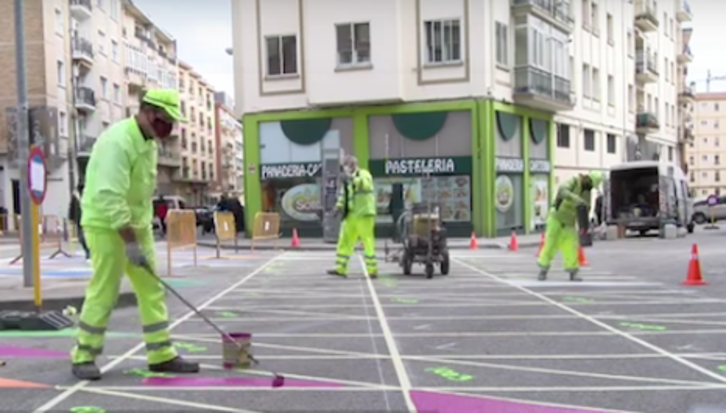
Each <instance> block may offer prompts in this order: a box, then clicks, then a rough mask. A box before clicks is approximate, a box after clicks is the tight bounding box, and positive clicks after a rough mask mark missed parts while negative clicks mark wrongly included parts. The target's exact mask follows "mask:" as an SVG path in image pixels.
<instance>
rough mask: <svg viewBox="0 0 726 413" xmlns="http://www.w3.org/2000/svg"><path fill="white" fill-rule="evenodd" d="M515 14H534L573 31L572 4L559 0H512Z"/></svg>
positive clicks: (564, 29)
mask: <svg viewBox="0 0 726 413" xmlns="http://www.w3.org/2000/svg"><path fill="white" fill-rule="evenodd" d="M512 13H513V14H514V15H515V16H517V15H518V16H522V15H527V14H533V15H535V16H537V17H539V18H541V19H542V20H545V21H547V22H549V23H550V24H552V25H553V26H555V27H557V28H559V29H560V30H562V31H563V32H565V33H568V34H569V33H572V30H573V28H574V24H575V19H573V18H572V15H571V14H570V4H569V3H568V2H564V1H558V0H512Z"/></svg>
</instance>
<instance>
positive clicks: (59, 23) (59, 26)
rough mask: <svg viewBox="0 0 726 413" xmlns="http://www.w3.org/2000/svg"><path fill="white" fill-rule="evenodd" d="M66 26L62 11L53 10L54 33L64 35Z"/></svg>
mask: <svg viewBox="0 0 726 413" xmlns="http://www.w3.org/2000/svg"><path fill="white" fill-rule="evenodd" d="M65 27H66V25H65V22H64V21H63V10H61V9H55V32H56V34H59V35H61V36H64V35H65V31H66V29H65Z"/></svg>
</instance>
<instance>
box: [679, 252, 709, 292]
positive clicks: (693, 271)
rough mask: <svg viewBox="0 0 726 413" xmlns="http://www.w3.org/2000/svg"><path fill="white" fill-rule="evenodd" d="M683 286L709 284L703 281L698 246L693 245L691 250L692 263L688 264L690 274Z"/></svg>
mask: <svg viewBox="0 0 726 413" xmlns="http://www.w3.org/2000/svg"><path fill="white" fill-rule="evenodd" d="M681 284H683V285H691V286H696V285H706V284H708V283H707V282H705V281H703V276H702V274H701V261H699V260H698V245H696V244H693V247H692V248H691V262H689V263H688V274H687V275H686V280H685V281H683V282H682V283H681Z"/></svg>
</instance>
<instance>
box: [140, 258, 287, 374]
mask: <svg viewBox="0 0 726 413" xmlns="http://www.w3.org/2000/svg"><path fill="white" fill-rule="evenodd" d="M144 269H145V270H146V271H148V272H149V274H151V276H152V277H154V279H156V281H158V282H159V283H161V285H163V286H164V288H166V290H167V291H169V292H171V293H172V294H174V296H176V298H178V299H179V301H181V302H182V303H184V305H186V306H187V307H189V309H190V310H192V312H194V314H196V315H197V316H199V318H201V319H202V320H204V322H206V323H207V324H208V325H209V326H210V327H212V328H213V329H214V330H215V331H216V332H217V333H219V334H220V335H221V336H222V340H223V345H224V343H232V344H234V345H235V346H237V350H239V352H242V353H243V354H244V355H245V356H246V357H247V358H249V359H250V360H252V362H254V363H255V364H260V362H259V361H258V360H257V359H256V358H255V357H253V356H252V355H251V354H249V352H248V351H247V349H246V348H245V347H244V346H242V344H240V342H239V341H238V340H237V339H235V334H229V333H227V332H225V331H224V330H222V329H221V328H220V327H219V326H218V325H217V324H216V323H215V322H214V321H212V320H210V319H209V317H207V316H206V315H204V314H203V313H202V312H201V311H199V309H198V308H197V307H196V306H195V305H194V304H192V303H191V302H189V301H187V299H186V298H184V297H183V296H182V295H181V294H179V292H178V291H176V290H175V289H174V288H173V287H172V286H171V285H169V284H168V283H167V282H166V281H164V280H163V279H161V277H159V276H158V275H156V271H154V270H153V269H152V268H151V267H150V266H144ZM237 354H238V355H239V354H240V353H237ZM238 358H239V356H238V357H235V359H238ZM236 364H237V360H225V363H224V365H225V368H226V367H227V366H234V365H236ZM270 373H272V375H273V376H274V377H275V378H274V379H273V380H272V387H282V386H283V385H284V384H285V376H283V375H281V374H278V373H275V372H274V371H270Z"/></svg>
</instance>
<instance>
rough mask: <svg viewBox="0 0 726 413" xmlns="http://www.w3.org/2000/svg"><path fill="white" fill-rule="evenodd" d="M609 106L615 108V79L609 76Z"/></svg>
mask: <svg viewBox="0 0 726 413" xmlns="http://www.w3.org/2000/svg"><path fill="white" fill-rule="evenodd" d="M608 105H610V106H615V78H613V77H612V75H608Z"/></svg>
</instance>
